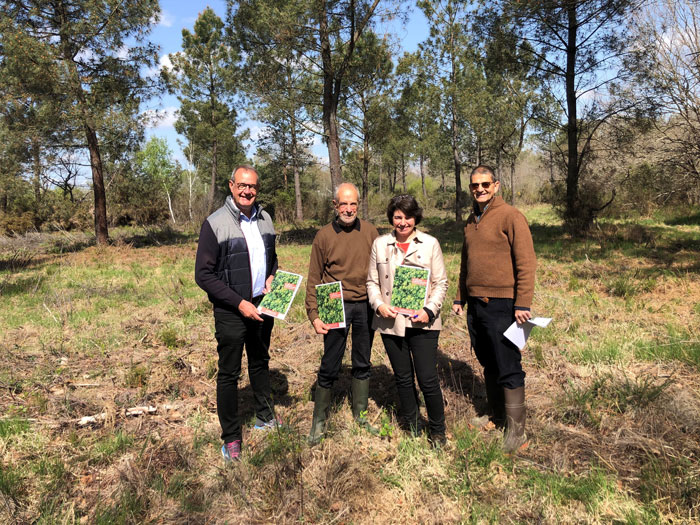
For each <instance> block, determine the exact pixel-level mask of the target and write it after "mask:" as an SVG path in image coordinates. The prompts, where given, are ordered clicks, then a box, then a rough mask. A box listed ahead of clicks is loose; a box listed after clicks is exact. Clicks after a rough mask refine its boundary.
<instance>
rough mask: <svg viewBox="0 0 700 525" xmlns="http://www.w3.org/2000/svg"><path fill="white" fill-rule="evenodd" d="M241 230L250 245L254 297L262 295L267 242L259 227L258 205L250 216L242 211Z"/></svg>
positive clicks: (249, 254)
mask: <svg viewBox="0 0 700 525" xmlns="http://www.w3.org/2000/svg"><path fill="white" fill-rule="evenodd" d="M240 220H241V231H242V232H243V236H244V237H245V242H246V244H247V245H248V259H249V261H250V276H251V278H252V289H253V297H257V296H258V295H262V293H263V288H265V277H266V275H265V273H266V272H265V270H266V266H267V264H266V262H265V260H266V258H265V243H264V242H263V238H262V235H260V230H259V229H258V207H257V206H253V213H252V214H251V216H250V218H248V217H246V215H245V214H243V213H242V212H241V214H240Z"/></svg>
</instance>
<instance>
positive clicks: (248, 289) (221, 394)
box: [195, 165, 277, 462]
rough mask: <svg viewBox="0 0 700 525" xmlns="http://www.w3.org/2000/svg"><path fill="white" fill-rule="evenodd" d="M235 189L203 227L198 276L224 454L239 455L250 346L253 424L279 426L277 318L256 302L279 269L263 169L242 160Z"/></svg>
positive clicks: (230, 458)
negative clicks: (273, 383)
mask: <svg viewBox="0 0 700 525" xmlns="http://www.w3.org/2000/svg"><path fill="white" fill-rule="evenodd" d="M228 185H229V189H230V190H231V195H229V196H228V197H227V198H226V202H225V203H224V205H223V206H222V207H221V208H219V209H218V210H216V211H215V212H214V213H212V214H211V215H210V216H209V217H208V218H207V220H206V221H204V224H203V225H202V229H201V231H200V234H199V244H198V246H197V257H196V262H195V281H196V282H197V284H198V285H199V286H200V287H201V288H202V289H203V290H204V291H205V292H207V295H208V297H209V300H210V301H211V303H212V304H213V306H214V323H215V326H216V333H215V336H216V341H217V343H218V344H217V352H218V355H219V371H218V374H217V376H216V407H217V412H218V415H219V423H220V424H221V438H222V439H223V441H224V445H223V447H222V448H221V453H222V455H223V456H224V460H225V461H227V462H229V461H234V460H238V459H239V457H240V454H241V442H242V430H241V418H240V416H239V414H238V379H239V377H240V375H241V359H242V357H243V348H244V346H245V350H246V354H247V356H248V376H249V378H250V386H251V388H252V390H253V397H254V406H255V416H256V424H255V428H256V429H262V430H267V429H271V428H274V427H275V426H276V425H277V420H276V419H275V414H274V407H273V402H272V394H271V390H270V373H269V361H270V355H269V348H270V334H271V333H272V325H273V319H272V317H267V316H265V317H262V316H260V315H259V314H258V311H257V306H258V305H259V304H260V301H261V300H262V298H263V295H264V294H266V293H267V292H268V291H269V289H270V284H271V283H272V279H273V276H274V274H275V272H276V271H277V253H276V251H275V229H274V226H273V224H272V219H271V218H270V215H268V213H267V212H266V211H264V210H263V209H262V206H260V205H259V204H256V203H255V200H256V199H257V196H258V187H259V186H258V172H257V171H256V170H255V168H253V167H252V166H245V165H243V166H238V167H237V168H236V169H234V170H233V174H232V175H231V180H229V183H228Z"/></svg>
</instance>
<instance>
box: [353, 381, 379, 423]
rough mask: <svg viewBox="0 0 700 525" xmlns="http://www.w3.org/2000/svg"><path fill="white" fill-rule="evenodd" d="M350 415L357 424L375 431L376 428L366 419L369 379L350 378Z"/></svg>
mask: <svg viewBox="0 0 700 525" xmlns="http://www.w3.org/2000/svg"><path fill="white" fill-rule="evenodd" d="M351 396H352V417H353V418H354V419H355V421H356V422H357V424H358V425H360V426H362V427H364V428H366V429H367V430H368V431H369V432H372V433H375V432H378V430H377V429H376V428H374V427H372V425H370V424H369V422H368V421H367V406H368V405H369V379H355V378H354V377H353V378H352V387H351Z"/></svg>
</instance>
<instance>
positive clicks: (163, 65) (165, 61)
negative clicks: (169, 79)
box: [158, 54, 173, 71]
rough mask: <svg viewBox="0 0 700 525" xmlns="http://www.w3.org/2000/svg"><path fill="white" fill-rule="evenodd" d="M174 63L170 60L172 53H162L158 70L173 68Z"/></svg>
mask: <svg viewBox="0 0 700 525" xmlns="http://www.w3.org/2000/svg"><path fill="white" fill-rule="evenodd" d="M172 68H173V63H172V62H171V61H170V55H167V54H166V55H162V56H161V57H160V59H159V60H158V70H159V71H160V70H161V69H172Z"/></svg>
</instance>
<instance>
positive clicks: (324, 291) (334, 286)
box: [316, 281, 345, 328]
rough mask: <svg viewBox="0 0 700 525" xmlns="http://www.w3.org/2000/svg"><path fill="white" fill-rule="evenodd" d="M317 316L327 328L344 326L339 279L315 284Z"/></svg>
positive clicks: (341, 289)
mask: <svg viewBox="0 0 700 525" xmlns="http://www.w3.org/2000/svg"><path fill="white" fill-rule="evenodd" d="M316 303H317V305H318V317H319V319H321V321H323V323H324V324H326V325H329V328H345V305H344V304H343V286H342V285H341V284H340V281H335V282H333V283H325V284H318V285H316Z"/></svg>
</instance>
